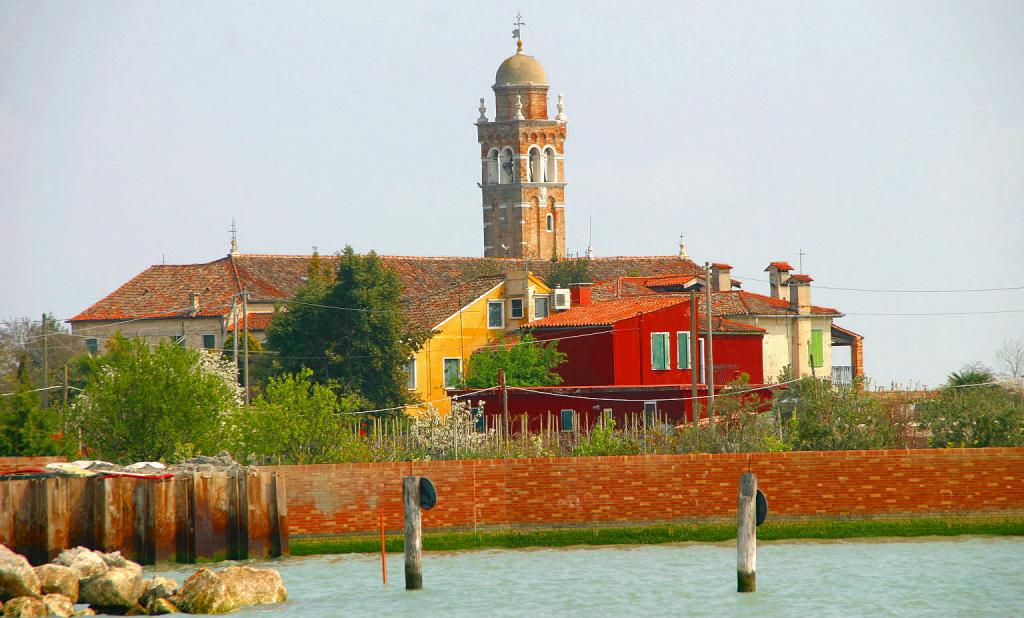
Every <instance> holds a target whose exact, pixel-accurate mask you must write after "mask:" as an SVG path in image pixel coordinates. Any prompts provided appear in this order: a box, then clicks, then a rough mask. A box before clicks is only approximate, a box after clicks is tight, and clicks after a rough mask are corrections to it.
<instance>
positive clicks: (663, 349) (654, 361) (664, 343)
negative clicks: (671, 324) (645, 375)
mask: <svg viewBox="0 0 1024 618" xmlns="http://www.w3.org/2000/svg"><path fill="white" fill-rule="evenodd" d="M671 367H672V361H671V360H670V356H669V346H668V333H651V369H654V370H655V371H658V370H662V369H670V368H671Z"/></svg>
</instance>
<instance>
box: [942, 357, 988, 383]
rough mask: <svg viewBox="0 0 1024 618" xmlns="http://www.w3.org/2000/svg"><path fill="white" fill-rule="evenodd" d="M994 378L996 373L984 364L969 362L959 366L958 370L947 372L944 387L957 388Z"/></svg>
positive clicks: (986, 381)
mask: <svg viewBox="0 0 1024 618" xmlns="http://www.w3.org/2000/svg"><path fill="white" fill-rule="evenodd" d="M995 379H996V375H995V374H994V373H993V372H992V370H991V369H989V368H988V367H986V366H985V365H983V364H981V363H970V364H968V365H964V366H963V367H961V368H960V370H959V371H954V372H953V373H951V374H949V376H948V377H947V378H946V387H947V388H959V387H961V386H968V385H977V384H988V383H990V382H994V381H995ZM993 386H994V385H993Z"/></svg>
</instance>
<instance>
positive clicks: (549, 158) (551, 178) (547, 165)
mask: <svg viewBox="0 0 1024 618" xmlns="http://www.w3.org/2000/svg"><path fill="white" fill-rule="evenodd" d="M557 177H558V161H556V160H555V149H554V148H547V149H545V150H544V182H558V178H557Z"/></svg>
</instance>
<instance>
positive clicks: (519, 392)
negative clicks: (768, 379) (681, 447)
mask: <svg viewBox="0 0 1024 618" xmlns="http://www.w3.org/2000/svg"><path fill="white" fill-rule="evenodd" d="M589 292H590V290H589V287H587V286H577V287H574V288H573V289H572V296H573V298H572V304H573V307H572V308H571V309H569V310H568V311H563V312H561V313H556V314H553V315H550V316H548V317H546V318H543V319H541V320H536V321H534V322H531V323H530V324H529V325H528V327H527V328H528V329H529V330H530V332H531V333H532V334H533V336H534V337H536V338H537V339H538V340H543V341H551V340H557V341H558V349H559V351H560V352H562V353H564V354H565V355H566V362H565V364H563V365H562V366H560V367H558V368H557V369H556V370H555V371H556V372H557V373H558V374H559V375H560V376H561V377H562V381H563V383H562V385H560V386H551V387H531V388H517V387H509V388H508V389H507V391H506V397H507V400H508V407H509V416H510V423H511V425H512V427H511V428H512V430H513V431H519V430H521V429H528V430H530V431H537V430H540V429H543V428H547V427H552V428H559V429H562V430H566V429H570V428H572V427H574V426H583V425H588V426H589V425H593V423H594V422H596V421H597V419H599V418H600V417H601V415H602V414H605V411H606V410H610V411H611V412H610V414H611V415H612V416H613V417H614V418H615V420H616V422H617V423H618V424H619V425H620V426H622V425H623V424H627V423H636V422H644V423H651V422H668V423H673V424H676V423H681V422H683V421H685V420H690V419H692V414H693V412H692V411H693V406H692V399H691V398H692V395H693V383H692V376H693V372H694V371H696V372H697V383H698V386H697V396H698V397H700V398H701V400H703V398H705V397H706V396H707V394H708V386H707V363H706V345H705V341H706V339H707V328H706V326H707V322H706V319H705V318H704V317H703V316H701V315H698V323H699V324H701V325H703V326H702V327H701V326H699V327H698V329H697V349H698V351H697V354H696V358H694V354H693V353H692V346H691V341H692V337H693V334H692V333H691V331H690V301H689V298H687V297H680V296H662V295H651V296H641V297H634V298H625V299H619V300H609V301H599V302H593V303H591V302H590V295H589ZM712 326H713V331H712V343H713V359H714V367H715V369H714V374H713V377H714V384H715V391H716V393H717V392H718V391H720V390H721V389H722V387H724V386H725V385H726V384H728V383H729V382H731V381H733V380H735V379H737V378H739V377H740V376H741V375H743V374H746V375H747V376H756V377H755V380H754V381H755V384H754V385H755V386H756V382H760V380H759V378H760V376H762V375H763V365H762V349H763V346H762V338H763V337H764V333H765V331H764V329H762V328H759V327H756V326H750V325H747V324H741V323H738V322H732V321H730V320H725V319H721V318H714V319H713V322H712ZM464 392H465V391H451V393H452V394H453V395H455V396H458V395H459V394H461V393H464ZM760 393H762V394H767V393H768V391H760ZM472 401H473V403H474V404H475V403H476V402H477V401H483V402H484V404H485V405H484V409H485V411H486V415H487V418H488V421H487V423H488V426H494V424H495V423H496V422H501V421H500V419H501V415H502V396H501V393H500V392H499V391H498V390H493V391H488V392H486V393H481V394H479V395H474V396H473V397H472ZM524 423H525V426H524Z"/></svg>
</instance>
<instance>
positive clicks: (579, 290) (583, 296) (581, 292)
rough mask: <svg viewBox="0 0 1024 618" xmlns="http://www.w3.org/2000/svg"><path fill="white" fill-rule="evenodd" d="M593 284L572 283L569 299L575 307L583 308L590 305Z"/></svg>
mask: <svg viewBox="0 0 1024 618" xmlns="http://www.w3.org/2000/svg"><path fill="white" fill-rule="evenodd" d="M592 285H594V284H593V283H570V284H569V299H570V300H571V301H572V306H573V307H582V306H584V305H589V304H590V287H591V286H592Z"/></svg>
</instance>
